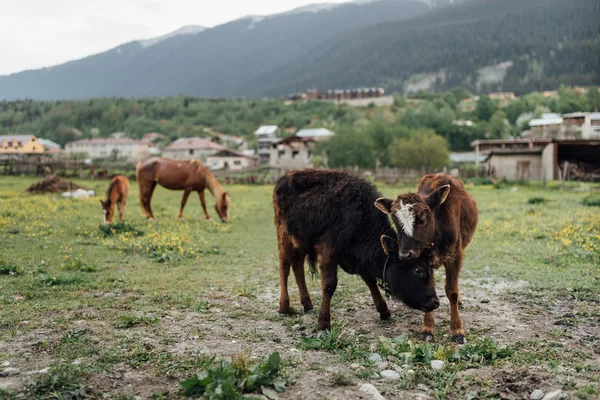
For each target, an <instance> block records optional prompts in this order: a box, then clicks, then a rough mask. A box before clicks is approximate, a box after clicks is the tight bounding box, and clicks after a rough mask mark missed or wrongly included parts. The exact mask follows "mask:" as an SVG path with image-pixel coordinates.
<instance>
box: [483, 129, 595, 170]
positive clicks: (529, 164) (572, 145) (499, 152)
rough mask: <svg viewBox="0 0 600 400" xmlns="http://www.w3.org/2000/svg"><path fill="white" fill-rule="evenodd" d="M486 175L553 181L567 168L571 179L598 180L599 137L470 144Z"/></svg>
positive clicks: (492, 141) (484, 141) (493, 141)
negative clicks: (481, 156)
mask: <svg viewBox="0 0 600 400" xmlns="http://www.w3.org/2000/svg"><path fill="white" fill-rule="evenodd" d="M471 146H472V147H473V149H474V150H475V153H476V160H477V161H478V162H479V160H480V158H479V156H480V155H481V154H483V155H485V156H486V161H485V162H484V163H483V165H484V166H485V168H486V169H487V171H488V174H489V176H491V177H496V178H504V179H508V180H518V179H523V180H529V179H533V180H557V179H560V178H561V175H562V173H564V171H565V167H568V171H569V176H570V177H571V178H572V179H580V180H600V173H599V172H598V171H599V170H600V139H596V140H594V139H556V138H532V139H512V140H511V139H503V140H476V141H474V142H473V143H471Z"/></svg>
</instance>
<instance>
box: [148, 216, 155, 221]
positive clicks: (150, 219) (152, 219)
mask: <svg viewBox="0 0 600 400" xmlns="http://www.w3.org/2000/svg"><path fill="white" fill-rule="evenodd" d="M148 222H156V218H152V217H150V218H148Z"/></svg>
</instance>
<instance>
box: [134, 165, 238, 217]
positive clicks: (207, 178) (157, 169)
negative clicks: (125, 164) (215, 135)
mask: <svg viewBox="0 0 600 400" xmlns="http://www.w3.org/2000/svg"><path fill="white" fill-rule="evenodd" d="M135 173H136V177H137V182H138V187H139V189H140V203H141V204H142V207H143V208H144V211H146V216H147V217H148V219H149V220H150V221H156V218H154V215H152V209H151V208H150V200H151V199H152V193H153V192H154V189H155V188H156V184H157V183H158V184H160V185H161V186H162V187H165V188H167V189H170V190H183V198H182V199H181V209H180V210H179V218H180V219H181V218H183V208H184V207H185V203H186V202H187V199H188V196H189V195H190V193H191V192H192V191H196V192H198V195H199V196H200V203H201V204H202V209H203V210H204V216H205V217H206V219H210V216H209V215H208V212H207V211H206V201H205V199H204V189H208V190H209V191H210V192H211V193H212V195H213V196H214V198H215V200H216V201H217V203H216V204H215V210H216V211H217V214H218V215H219V217H220V218H221V221H223V222H228V221H229V207H230V199H229V193H227V192H226V191H225V190H224V189H223V186H221V184H220V183H219V181H218V180H217V178H215V176H214V175H213V174H212V173H211V172H210V171H209V170H208V169H206V167H205V166H204V165H202V163H201V162H200V161H198V160H186V161H175V160H170V159H168V158H150V159H148V160H145V161H140V162H139V163H138V165H137V168H136V171H135Z"/></svg>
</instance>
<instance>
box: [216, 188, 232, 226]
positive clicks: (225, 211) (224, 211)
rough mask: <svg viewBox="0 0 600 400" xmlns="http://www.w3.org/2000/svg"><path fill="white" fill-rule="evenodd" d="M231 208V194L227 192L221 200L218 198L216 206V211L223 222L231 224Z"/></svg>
mask: <svg viewBox="0 0 600 400" xmlns="http://www.w3.org/2000/svg"><path fill="white" fill-rule="evenodd" d="M230 206H231V200H230V199H229V193H227V192H225V193H223V195H222V196H221V197H220V198H217V204H215V210H216V211H217V214H219V217H221V221H222V222H229V207H230Z"/></svg>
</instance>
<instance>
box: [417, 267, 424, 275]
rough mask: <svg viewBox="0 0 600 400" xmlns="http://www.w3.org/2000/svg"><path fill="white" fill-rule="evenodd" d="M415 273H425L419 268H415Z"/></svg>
mask: <svg viewBox="0 0 600 400" xmlns="http://www.w3.org/2000/svg"><path fill="white" fill-rule="evenodd" d="M415 274H417V275H419V276H423V275H425V272H423V270H422V269H421V268H415Z"/></svg>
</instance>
